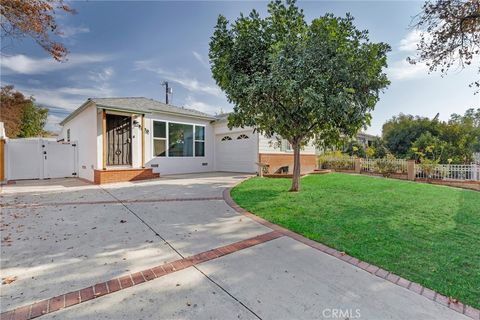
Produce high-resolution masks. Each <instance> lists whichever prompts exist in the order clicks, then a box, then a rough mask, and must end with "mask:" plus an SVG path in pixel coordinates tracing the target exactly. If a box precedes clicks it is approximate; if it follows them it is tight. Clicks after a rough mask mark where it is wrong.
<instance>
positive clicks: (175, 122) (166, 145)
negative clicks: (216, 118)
mask: <svg viewBox="0 0 480 320" xmlns="http://www.w3.org/2000/svg"><path fill="white" fill-rule="evenodd" d="M155 121H156V122H165V126H166V128H165V131H166V132H165V138H155V137H154V134H155V132H154V130H153V128H154V122H155ZM170 123H174V124H185V125H190V126H192V127H193V148H192V150H193V154H192V156H191V157H187V156H185V157H182V156H170V154H169V149H170V138H169V134H170V130H169V124H170ZM195 126H197V127H203V130H204V133H205V136H204V139H203V140H196V139H195ZM206 138H207V128H206V126H205V125H204V124H197V123H190V122H180V121H168V120H162V119H152V139H151V148H150V149H151V154H152V158H159V159H163V158H175V159H178V158H188V159H190V158H205V157H206V154H207V148H206V144H207V141H206V140H207V139H206ZM154 139H157V140H165V156H164V157H162V156H156V155H155V148H154V145H153V140H154ZM196 141H198V142H203V144H204V146H203V147H204V154H203V156H195V142H196Z"/></svg>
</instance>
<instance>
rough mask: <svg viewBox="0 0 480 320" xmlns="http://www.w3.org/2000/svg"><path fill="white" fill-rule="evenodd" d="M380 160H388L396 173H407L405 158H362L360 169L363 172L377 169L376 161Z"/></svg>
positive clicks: (371, 171)
mask: <svg viewBox="0 0 480 320" xmlns="http://www.w3.org/2000/svg"><path fill="white" fill-rule="evenodd" d="M380 161H382V162H387V161H388V162H390V164H392V165H393V166H394V167H395V168H396V170H395V171H396V172H397V173H407V160H405V159H389V160H387V159H370V158H367V159H363V160H362V171H363V172H370V173H374V172H377V170H378V163H379V162H380Z"/></svg>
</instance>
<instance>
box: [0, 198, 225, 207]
mask: <svg viewBox="0 0 480 320" xmlns="http://www.w3.org/2000/svg"><path fill="white" fill-rule="evenodd" d="M211 200H223V197H196V198H163V199H133V200H121V202H123V203H151V202H176V201H211ZM85 204H88V205H91V204H121V203H120V202H119V201H118V200H100V201H72V202H51V203H32V204H27V203H15V204H13V203H5V204H0V208H4V209H24V208H41V207H52V206H77V205H85Z"/></svg>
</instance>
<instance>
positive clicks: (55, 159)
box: [5, 138, 77, 180]
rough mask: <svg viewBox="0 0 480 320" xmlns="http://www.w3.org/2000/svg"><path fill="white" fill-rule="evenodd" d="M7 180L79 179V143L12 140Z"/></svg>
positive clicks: (8, 148) (7, 146) (7, 149)
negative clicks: (77, 177)
mask: <svg viewBox="0 0 480 320" xmlns="http://www.w3.org/2000/svg"><path fill="white" fill-rule="evenodd" d="M5 158H6V159H5V160H6V172H5V175H6V178H7V180H21V179H49V178H64V177H76V176H77V145H76V143H60V142H56V141H55V139H42V138H31V139H8V140H7V142H6V144H5Z"/></svg>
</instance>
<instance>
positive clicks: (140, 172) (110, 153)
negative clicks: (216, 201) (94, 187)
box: [59, 97, 316, 183]
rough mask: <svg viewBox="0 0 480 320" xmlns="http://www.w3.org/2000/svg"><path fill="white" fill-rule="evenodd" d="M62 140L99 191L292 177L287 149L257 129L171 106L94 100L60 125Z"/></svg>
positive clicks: (309, 166)
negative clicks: (203, 177) (243, 176)
mask: <svg viewBox="0 0 480 320" xmlns="http://www.w3.org/2000/svg"><path fill="white" fill-rule="evenodd" d="M60 124H61V125H62V131H61V133H60V135H59V138H60V139H61V140H64V141H68V142H70V141H72V142H76V143H77V145H78V146H77V147H78V167H79V168H78V176H79V177H80V178H84V179H87V180H90V181H95V182H96V183H104V182H113V181H126V180H137V179H146V178H152V177H156V176H158V174H162V175H163V174H177V173H194V172H208V171H229V172H245V173H255V172H256V171H257V170H258V163H265V164H267V165H269V171H270V172H271V173H273V172H275V171H276V170H277V169H278V168H280V167H282V166H289V169H290V171H291V170H292V169H293V152H292V150H290V146H289V145H288V143H285V141H281V143H280V144H279V143H278V141H277V139H275V138H272V139H268V138H266V137H265V136H263V135H260V134H258V133H257V132H255V131H254V130H253V128H233V129H232V130H230V129H228V127H227V117H226V115H220V116H213V115H209V114H206V113H203V112H200V111H197V110H193V109H187V108H181V107H175V106H172V105H166V104H164V103H161V102H159V101H155V100H152V99H147V98H143V97H132V98H92V99H88V100H87V101H85V103H83V104H82V105H81V106H80V107H79V108H78V109H76V110H75V111H74V112H72V113H71V114H70V115H69V116H68V117H66V118H65V119H64V120H63V121H62V122H61V123H60ZM301 161H302V165H303V168H302V169H303V170H302V171H304V172H305V171H311V170H313V169H314V168H315V167H316V156H315V148H314V146H313V145H308V146H306V147H305V148H304V150H303V151H302V157H301Z"/></svg>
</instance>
